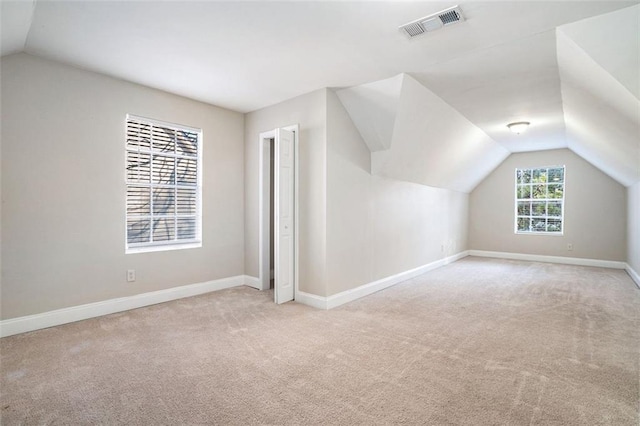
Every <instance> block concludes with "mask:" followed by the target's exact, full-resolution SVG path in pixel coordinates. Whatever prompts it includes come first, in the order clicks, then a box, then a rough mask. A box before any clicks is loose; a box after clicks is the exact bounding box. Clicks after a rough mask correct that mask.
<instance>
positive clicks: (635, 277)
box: [624, 263, 640, 289]
mask: <svg viewBox="0 0 640 426" xmlns="http://www.w3.org/2000/svg"><path fill="white" fill-rule="evenodd" d="M624 269H625V271H627V274H629V276H630V277H631V279H632V280H633V282H635V283H636V285H637V286H638V288H639V289H640V274H638V273H637V272H636V271H634V270H633V268H632V267H631V265H629V264H628V263H627V264H626V267H625V268H624Z"/></svg>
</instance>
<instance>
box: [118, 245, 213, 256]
mask: <svg viewBox="0 0 640 426" xmlns="http://www.w3.org/2000/svg"><path fill="white" fill-rule="evenodd" d="M200 247H202V242H199V243H186V244H168V245H160V246H146V247H132V248H127V249H126V250H125V254H136V253H151V252H156V251H170V250H185V249H194V248H200Z"/></svg>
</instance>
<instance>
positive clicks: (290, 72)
mask: <svg viewBox="0 0 640 426" xmlns="http://www.w3.org/2000/svg"><path fill="white" fill-rule="evenodd" d="M12 3H13V2H11V1H2V27H3V33H2V36H3V37H2V40H3V43H2V55H4V54H6V53H11V52H14V51H16V43H15V42H11V43H7V44H6V46H5V43H4V40H5V36H6V37H8V38H7V40H18V41H19V40H24V39H26V43H25V44H24V51H26V52H27V53H31V54H34V55H39V56H43V57H47V58H51V59H55V60H59V61H62V62H66V63H70V64H74V65H76V66H79V67H83V68H86V69H90V70H94V71H98V72H101V73H104V74H108V75H112V76H115V77H119V78H122V79H125V80H129V81H133V82H137V83H140V84H144V85H147V86H151V87H155V88H159V89H163V90H166V91H169V92H172V93H177V94H180V95H184V96H187V97H190V98H193V99H198V100H201V101H204V102H208V103H212V104H215V105H220V106H223V107H227V108H230V109H234V110H237V111H241V112H247V111H251V110H255V109H258V108H262V107H265V106H268V105H272V104H274V103H277V102H280V101H283V100H285V99H289V98H292V97H294V96H297V95H300V94H302V93H307V92H310V91H312V90H316V89H319V88H322V87H346V86H352V85H356V84H361V83H364V82H369V81H375V80H380V79H383V78H389V77H392V76H394V75H397V74H400V73H403V72H410V73H411V72H422V71H424V70H425V69H426V68H427V67H428V66H429V65H433V64H437V63H441V62H444V61H447V60H451V59H454V58H457V57H459V56H461V55H462V54H464V53H466V52H471V51H478V50H480V49H485V48H487V47H490V46H495V45H497V44H502V43H506V42H509V41H513V40H517V39H520V38H523V37H528V36H531V35H533V34H537V33H540V32H544V31H547V30H550V29H553V28H555V27H557V26H558V25H562V24H566V23H568V22H574V21H576V20H579V19H583V18H587V17H590V16H594V15H598V14H602V13H604V12H608V11H613V10H617V9H620V8H621V7H624V6H629V5H632V4H634V3H637V1H636V2H617V1H601V2H598V1H585V2H567V1H556V2H544V3H539V2H520V1H511V2H495V1H494V2H491V1H489V2H477V1H466V2H464V1H463V2H462V3H461V7H462V9H463V11H464V13H465V15H466V17H467V21H466V22H464V24H463V25H459V26H456V27H451V28H448V29H447V31H439V32H435V33H432V34H429V35H427V36H424V37H421V38H418V39H414V40H407V38H406V37H405V36H404V35H403V34H402V33H401V32H400V31H399V30H398V26H399V25H401V24H404V23H406V22H408V21H411V20H414V19H416V18H419V17H422V16H425V15H428V14H430V13H434V12H437V11H440V10H442V9H444V8H446V7H449V6H451V5H452V3H451V2H429V1H427V2H425V1H416V2H397V1H381V2H366V1H365V2H344V1H320V2H271V1H258V2H243V1H231V2H218V1H215V2H207V1H199V2H164V1H151V2H147V1H142V2H133V1H131V2H128V1H62V2H60V1H49V0H38V1H37V2H36V5H35V9H34V13H33V17H32V21H33V22H32V24H31V26H30V27H28V26H26V25H12V24H11V23H13V22H15V21H23V20H24V19H22V15H23V13H24V10H25V9H27V7H26V6H24V7H15V6H12ZM20 3H26V4H27V5H30V4H31V3H32V2H30V1H24V2H20ZM18 9H20V10H18ZM18 15H19V16H18ZM5 27H11V28H7V32H10V33H11V34H5V32H4V30H5ZM27 32H28V34H27ZM18 45H19V43H18Z"/></svg>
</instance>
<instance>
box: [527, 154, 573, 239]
mask: <svg viewBox="0 0 640 426" xmlns="http://www.w3.org/2000/svg"><path fill="white" fill-rule="evenodd" d="M564 175H565V169H564V166H557V167H541V168H536V169H516V224H515V225H516V232H517V233H562V230H563V219H564V183H565V182H564Z"/></svg>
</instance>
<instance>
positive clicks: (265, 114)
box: [245, 89, 327, 296]
mask: <svg viewBox="0 0 640 426" xmlns="http://www.w3.org/2000/svg"><path fill="white" fill-rule="evenodd" d="M292 124H299V125H300V135H299V148H300V149H299V167H300V175H299V207H298V208H299V213H300V218H299V227H300V229H299V234H300V235H299V255H300V258H299V263H298V266H299V289H300V290H302V291H304V292H309V293H312V294H317V295H320V296H324V295H325V291H326V288H325V251H326V248H325V230H326V225H325V222H326V199H325V192H326V151H327V146H326V90H325V89H322V90H317V91H315V92H312V93H309V94H306V95H302V96H299V97H297V98H294V99H290V100H288V101H285V102H282V103H280V104H277V105H273V106H270V107H267V108H264V109H261V110H258V111H254V112H251V113H248V114H246V116H245V273H246V274H247V275H250V276H253V277H258V276H259V271H258V269H259V259H258V257H259V256H258V255H259V247H258V242H259V235H258V231H259V205H258V204H259V198H258V195H259V193H258V189H259V188H258V186H259V179H260V176H259V170H260V167H259V159H260V149H259V148H260V146H259V136H260V133H262V132H268V131H270V130H273V129H275V128H279V127H285V126H289V125H292Z"/></svg>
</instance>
